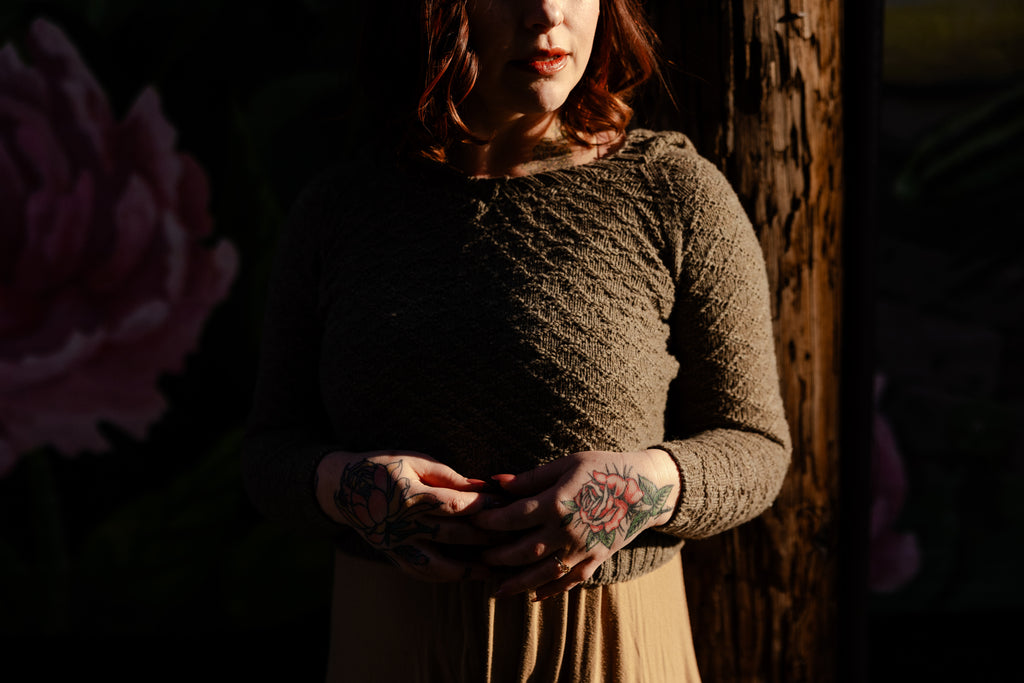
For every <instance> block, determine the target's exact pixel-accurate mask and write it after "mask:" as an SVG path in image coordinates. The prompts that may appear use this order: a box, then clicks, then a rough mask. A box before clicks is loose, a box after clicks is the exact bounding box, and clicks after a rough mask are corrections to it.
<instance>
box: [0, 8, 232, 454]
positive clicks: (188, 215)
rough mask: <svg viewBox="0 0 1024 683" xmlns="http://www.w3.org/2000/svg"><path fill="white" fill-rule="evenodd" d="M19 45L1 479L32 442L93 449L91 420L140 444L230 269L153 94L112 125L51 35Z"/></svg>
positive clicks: (9, 197)
mask: <svg viewBox="0 0 1024 683" xmlns="http://www.w3.org/2000/svg"><path fill="white" fill-rule="evenodd" d="M26 44H27V46H28V47H29V54H30V55H31V56H32V65H31V66H25V65H24V64H23V63H22V62H21V61H20V59H19V58H18V56H17V55H16V54H15V52H14V51H13V49H12V48H11V47H9V46H7V47H4V48H2V49H0V119H2V120H4V121H7V122H8V125H7V126H6V127H4V128H2V129H0V220H2V224H0V283H2V284H0V332H2V335H0V470H2V471H7V470H9V469H10V467H11V466H12V465H11V463H12V461H13V460H14V459H15V458H16V457H17V455H18V454H20V453H23V452H25V451H27V450H29V449H32V448H37V447H39V446H42V445H45V444H52V445H53V446H55V447H56V448H57V449H58V450H60V451H61V452H63V453H65V454H67V455H73V454H75V453H78V452H80V451H82V450H102V449H105V448H106V447H107V445H106V441H105V439H104V438H103V436H102V434H101V432H100V430H99V425H100V424H101V423H104V422H106V423H110V424H113V425H115V426H116V427H118V428H120V429H121V430H124V431H126V432H128V433H129V434H133V435H135V436H136V437H139V438H142V437H143V436H144V435H145V432H146V430H147V429H148V428H149V426H150V425H151V424H152V423H153V422H154V421H155V420H156V419H158V418H159V416H160V415H161V414H162V412H163V411H164V409H165V407H166V405H165V401H164V399H163V397H162V396H161V395H160V392H159V390H158V384H157V382H158V380H159V378H160V376H161V375H162V374H163V373H165V372H176V371H178V370H180V369H181V368H182V367H183V366H184V363H185V359H186V357H187V356H188V354H189V353H190V352H191V351H192V350H193V349H195V347H196V345H197V343H198V340H199V336H200V334H201V332H202V329H203V325H204V324H205V322H206V319H207V318H208V317H209V315H210V312H211V311H212V309H213V308H214V307H215V306H216V305H217V303H219V302H220V301H221V300H222V299H223V298H224V297H225V296H226V295H227V292H228V289H229V288H230V285H231V282H232V281H233V279H234V277H235V274H236V272H237V268H238V255H237V252H236V251H235V249H234V248H233V247H232V246H231V245H230V244H227V243H222V244H220V245H218V246H216V247H213V248H209V247H207V246H206V245H205V244H202V243H200V238H202V237H204V236H205V235H207V234H208V233H209V231H210V228H211V219H210V215H209V210H208V208H207V204H208V202H209V188H208V187H207V185H206V178H205V175H204V173H203V171H202V169H201V168H200V167H199V166H198V164H196V163H195V161H194V160H192V159H191V158H190V157H187V156H184V155H182V154H180V153H178V152H176V150H175V149H174V144H175V138H176V133H175V130H174V128H173V127H172V126H171V125H170V123H168V122H167V121H166V120H165V119H164V117H163V115H162V113H161V111H160V102H159V98H158V97H157V95H156V93H155V91H153V90H152V89H147V90H145V91H144V92H143V93H142V94H141V95H140V96H139V98H138V100H137V101H136V102H135V104H134V105H133V106H132V108H131V111H130V112H129V114H128V116H127V117H126V119H125V121H124V122H123V123H122V124H117V123H116V122H115V121H114V120H113V117H112V115H111V112H110V107H109V104H108V103H107V100H106V96H105V95H104V93H103V91H102V89H101V88H100V87H99V85H98V84H97V82H96V80H95V79H94V77H93V75H92V74H91V73H90V72H89V70H88V68H87V67H86V66H85V64H84V63H82V61H81V58H80V57H79V55H78V52H77V51H76V50H75V48H74V47H73V46H72V45H71V43H70V42H69V41H68V40H67V38H66V37H65V36H64V34H63V33H62V32H61V31H60V29H58V28H57V27H55V26H53V25H52V24H49V23H47V22H46V21H43V20H40V21H36V22H35V23H34V24H33V26H32V29H31V32H30V35H29V38H28V40H27V41H26Z"/></svg>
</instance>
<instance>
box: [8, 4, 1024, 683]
mask: <svg viewBox="0 0 1024 683" xmlns="http://www.w3.org/2000/svg"><path fill="white" fill-rule="evenodd" d="M362 4H369V3H359V5H360V6H358V7H350V6H349V4H348V3H337V2H329V1H327V0H303V1H299V0H287V1H286V0H282V1H280V2H247V3H245V2H240V1H237V0H177V1H176V2H169V1H168V2H164V1H156V0H151V1H150V2H146V3H142V2H138V0H65V1H51V2H28V1H17V0H16V1H13V2H6V3H4V4H3V5H2V6H0V44H3V43H8V42H12V41H13V42H14V43H15V45H18V44H19V42H20V41H21V40H22V39H23V37H24V36H25V34H26V30H27V26H28V25H29V23H30V22H31V21H32V20H33V19H34V18H36V17H39V16H45V17H47V18H48V19H50V20H51V21H53V22H54V23H56V24H57V25H59V26H60V27H61V28H62V29H63V30H64V31H65V33H66V34H67V35H68V37H69V39H70V40H71V41H72V42H73V43H74V44H75V45H76V46H77V47H78V49H79V51H80V53H81V55H82V58H83V60H84V61H85V63H86V64H87V65H88V66H89V67H90V68H91V70H92V72H93V73H94V75H95V76H96V78H97V80H98V81H99V82H100V84H101V85H102V86H103V87H104V89H105V90H106V92H107V94H108V96H109V98H110V101H111V104H112V106H113V108H114V111H115V114H116V115H118V116H122V115H123V114H124V113H125V112H126V111H127V110H128V108H129V107H130V105H131V103H132V101H133V100H134V99H135V97H137V95H138V94H139V92H140V91H141V90H142V89H143V88H145V87H147V86H154V87H155V88H156V89H157V91H158V92H159V94H160V96H161V101H162V105H163V110H164V114H165V116H166V117H167V119H168V120H169V121H170V123H171V124H172V125H173V126H174V127H175V128H176V129H177V133H178V146H179V148H180V149H181V150H182V151H186V152H188V153H189V154H191V155H192V156H194V157H195V158H196V159H197V160H198V161H199V163H200V164H201V165H202V166H203V168H204V169H205V170H206V173H207V175H208V178H209V180H210V185H211V191H212V196H211V206H210V211H211V213H212V215H213V217H214V221H215V233H216V236H217V237H218V238H222V239H227V240H229V241H231V242H232V243H233V244H234V245H235V247H236V248H237V250H238V252H239V255H240V270H239V273H238V276H237V278H236V280H235V282H234V284H233V288H232V291H231V294H230V296H229V298H228V299H227V300H226V301H225V302H224V303H223V304H222V305H221V306H219V307H218V308H217V309H216V310H215V312H214V313H213V314H212V316H211V317H210V318H209V320H208V323H207V326H206V328H205V331H204V335H203V338H202V341H201V344H200V346H199V349H198V350H197V351H196V352H195V353H194V354H192V355H191V356H190V357H189V360H188V364H187V367H186V370H185V371H184V372H182V373H180V374H178V375H174V376H167V377H165V378H163V379H162V380H161V389H162V391H163V392H164V394H165V395H166V396H167V397H168V401H169V406H170V407H169V409H168V411H167V413H166V414H165V415H164V416H163V417H162V418H161V419H160V420H159V422H158V423H156V424H155V425H154V426H153V427H152V429H151V430H150V432H149V434H148V435H147V437H146V438H145V439H143V440H141V441H140V440H136V439H132V438H130V437H128V436H127V435H125V434H123V433H120V432H119V431H118V430H117V429H115V428H113V427H107V428H105V433H106V434H107V435H108V436H109V438H110V440H111V444H112V445H111V448H110V449H109V451H106V452H103V453H84V454H81V455H79V456H78V457H75V458H65V457H62V456H59V455H57V454H55V453H50V452H42V453H37V454H34V455H33V457H31V458H29V457H25V458H23V459H22V461H21V462H20V463H19V465H18V467H17V468H16V469H15V470H14V471H12V472H11V473H10V474H8V475H7V476H6V477H5V478H3V479H0V648H3V649H5V650H8V652H7V653H5V654H6V655H9V656H10V659H8V660H7V661H9V662H12V664H11V665H12V666H13V662H17V661H23V662H28V663H31V665H32V666H33V667H34V671H35V673H34V674H32V675H29V676H26V677H25V678H24V679H23V680H39V679H41V678H44V677H46V675H47V674H48V673H49V674H54V675H55V674H58V673H71V672H83V671H89V672H93V671H95V672H99V673H103V672H105V673H107V675H108V676H109V677H112V678H116V677H120V676H123V677H125V678H128V677H131V678H135V677H136V676H138V675H140V674H141V672H143V671H149V672H154V671H155V672H156V673H157V674H158V677H161V676H160V675H162V674H163V675H167V676H170V675H171V674H176V673H191V672H195V673H196V674H197V676H198V677H199V678H201V679H205V678H214V677H216V676H217V675H218V674H223V675H224V676H225V677H227V676H230V678H232V679H236V678H242V677H245V676H251V677H254V678H256V679H257V680H263V679H268V678H275V677H276V675H277V674H283V673H284V672H288V678H289V679H290V680H318V679H320V678H322V674H323V667H324V662H325V658H326V631H327V605H326V600H327V596H328V594H329V579H330V549H329V548H328V547H327V546H325V545H324V544H323V543H320V542H318V541H316V540H314V539H310V538H303V537H300V536H296V535H294V534H292V533H290V532H289V531H288V530H286V529H283V528H281V527H279V526H278V525H275V524H273V523H270V522H268V521H266V520H263V519H262V518H261V517H260V516H259V515H258V514H257V513H256V512H255V511H254V510H253V509H252V508H251V506H250V505H249V503H248V501H247V500H246V498H245V496H244V492H243V491H242V489H241V481H240V476H239V464H238V450H237V446H238V438H239V436H240V433H241V429H242V425H243V422H244V418H245V413H246V410H247V408H248V402H249V396H250V393H251V391H252V382H253V374H254V367H255V359H256V353H257V349H258V343H259V321H260V311H261V306H262V298H263V293H264V287H265V284H266V278H267V271H268V264H269V259H270V257H271V253H272V248H273V244H274V239H275V237H276V234H277V231H278V229H279V227H280V225H281V221H282V220H283V217H284V213H285V212H286V211H287V208H288V206H289V205H290V204H291V202H292V201H293V200H294V198H295V195H296V193H297V192H298V191H299V189H300V188H301V186H302V185H303V183H304V182H305V181H306V180H307V179H308V178H309V177H310V176H312V175H313V174H315V173H316V171H318V170H319V169H320V168H322V167H323V166H324V165H326V164H327V163H329V162H330V161H331V160H333V159H335V158H337V157H340V156H344V155H346V154H350V153H351V149H352V145H353V142H354V140H353V138H354V137H360V138H361V139H362V141H363V142H366V140H365V138H366V136H365V135H363V132H364V131H367V130H369V128H368V127H367V126H368V124H369V123H370V122H371V121H372V120H373V119H374V118H375V115H376V113H377V112H376V111H375V108H371V107H370V106H368V105H369V103H370V102H378V101H379V98H378V95H379V93H380V92H382V91H386V90H387V89H388V88H391V87H394V86H395V85H396V84H397V83H398V82H399V81H398V78H399V74H403V73H406V74H407V73H408V72H409V70H408V69H402V66H403V65H402V64H401V62H400V58H398V57H396V56H395V55H394V54H390V53H391V52H394V51H392V50H389V48H388V45H387V44H386V42H385V43H383V44H382V42H381V38H380V36H381V35H384V36H386V35H387V31H386V30H385V31H383V32H380V31H378V32H377V33H372V34H371V33H370V32H367V31H364V30H362V28H361V27H363V26H374V27H375V28H378V29H380V28H382V27H387V26H390V25H389V24H385V23H383V22H387V21H389V20H393V18H389V17H386V16H382V15H381V12H382V10H379V9H378V10H374V9H373V8H371V9H366V8H363V7H361V5H362ZM400 29H401V27H395V31H394V35H404V34H402V33H401V32H400ZM1022 45H1024V16H1022V11H1021V9H1020V3H1019V2H1015V1H1013V0H890V2H889V3H888V4H887V6H886V11H885V33H884V60H883V61H884V66H883V76H882V82H881V83H880V84H879V87H880V91H879V94H880V96H881V105H882V109H881V117H880V123H879V126H880V127H879V131H878V133H879V142H880V150H879V158H878V160H877V169H876V175H877V177H876V178H874V179H872V180H873V181H874V187H875V188H876V190H877V193H878V224H877V225H875V226H868V228H869V229H871V230H872V234H873V239H872V244H873V251H872V263H871V266H872V271H873V278H872V291H871V292H869V295H870V296H871V297H872V300H873V301H874V304H873V310H874V311H875V325H874V327H875V332H874V339H875V347H874V349H873V352H874V363H875V366H876V367H877V370H878V372H879V373H881V374H883V375H884V376H885V378H886V385H885V387H886V388H885V391H884V393H883V394H882V395H881V397H880V400H879V404H878V409H879V411H880V414H881V415H882V416H883V417H884V418H885V419H887V420H888V421H889V423H890V424H891V425H892V428H893V431H894V434H895V436H896V439H897V443H898V446H899V452H900V454H901V457H902V460H903V464H904V466H905V468H906V474H907V489H906V499H905V504H904V507H903V509H902V511H901V514H900V517H899V520H898V523H897V526H898V528H899V530H901V531H905V532H908V533H913V534H914V535H915V536H916V538H917V540H918V543H919V547H920V550H921V562H920V566H919V569H918V570H917V572H916V573H915V574H914V575H913V576H912V577H911V578H910V579H909V580H907V581H906V582H905V583H903V584H901V585H899V586H898V587H896V588H895V589H893V590H891V591H887V592H875V593H872V594H871V597H870V601H869V604H868V606H867V612H868V626H869V632H868V639H867V645H868V648H869V650H868V653H867V654H868V655H869V662H870V667H869V669H870V672H869V676H868V679H869V680H871V681H885V680H907V679H912V680H917V679H919V678H925V677H932V676H934V677H936V678H938V679H940V680H943V679H945V678H947V677H950V678H951V677H959V676H967V675H970V678H969V680H1003V679H1002V678H1001V677H999V674H998V673H997V671H998V669H999V668H1000V667H1001V666H1002V665H1003V664H1004V663H1005V662H1007V661H1008V658H1009V653H1011V652H1012V651H1013V650H1012V646H1013V645H1014V644H1015V643H1014V642H1013V641H1012V639H1011V633H1010V632H1009V631H1007V630H1004V627H1003V626H1002V619H1004V618H1007V617H1008V618H1010V619H1012V620H1013V621H1016V622H1017V623H1019V619H1020V617H1021V615H1022V609H1024V588H1022V587H1021V582H1020V580H1019V577H1021V576H1022V575H1024V559H1022V553H1021V550H1020V547H1021V544H1022V541H1024V538H1022V528H1024V430H1022V427H1021V425H1022V423H1024V360H1022V354H1024V303H1022V302H1024V250H1022V247H1024V215H1022V208H1021V202H1020V194H1021V190H1022V189H1024V187H1022V185H1024V183H1022V179H1024V54H1022V47H1021V46H1022ZM367 82H369V83H370V86H369V87H367V86H365V85H363V84H365V83H367ZM642 115H643V112H640V121H639V122H640V123H642V121H643V116H642ZM374 130H379V127H378V128H375V129H374ZM352 131H359V134H358V135H356V136H354V135H353V133H352ZM851 229H852V226H851ZM844 456H845V457H859V456H858V455H857V454H844ZM863 457H868V456H867V454H863ZM1011 623H1012V622H1011ZM398 656H400V654H398ZM5 659H6V656H5ZM4 677H5V679H7V680H19V679H18V678H17V677H15V678H13V679H12V678H9V677H8V676H7V674H4Z"/></svg>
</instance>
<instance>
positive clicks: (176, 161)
mask: <svg viewBox="0 0 1024 683" xmlns="http://www.w3.org/2000/svg"><path fill="white" fill-rule="evenodd" d="M174 140H175V132H174V129H173V128H171V126H170V124H168V123H167V120H166V119H165V118H164V117H163V114H162V113H161V112H160V98H159V97H158V96H157V94H156V91H155V90H153V89H152V88H146V89H145V90H144V91H142V94H141V95H139V98H138V99H137V100H135V104H133V105H132V108H131V110H130V111H129V112H128V115H127V117H126V118H125V120H124V123H123V124H121V142H122V148H121V152H122V154H123V155H124V156H125V158H126V159H128V160H129V161H130V162H131V163H132V165H133V166H134V167H135V168H136V169H137V170H138V171H139V172H141V173H142V174H143V175H144V177H145V178H146V180H147V181H149V183H150V184H151V186H152V188H153V191H154V193H155V194H156V197H157V200H158V201H159V202H160V203H162V204H171V203H173V202H175V201H177V198H178V182H179V181H180V179H181V172H182V170H181V167H182V163H181V158H180V156H179V155H178V154H176V153H175V151H174Z"/></svg>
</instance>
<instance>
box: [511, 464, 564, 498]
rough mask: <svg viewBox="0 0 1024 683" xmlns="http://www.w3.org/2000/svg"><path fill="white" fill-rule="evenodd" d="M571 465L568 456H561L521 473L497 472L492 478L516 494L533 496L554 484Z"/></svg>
mask: <svg viewBox="0 0 1024 683" xmlns="http://www.w3.org/2000/svg"><path fill="white" fill-rule="evenodd" d="M570 465H572V463H571V462H570V461H569V460H568V459H567V458H559V459H558V460H553V461H552V462H549V463H547V464H546V465H541V466H540V467H535V468H533V469H532V470H527V471H526V472H523V473H521V474H496V475H494V476H493V477H491V479H494V480H495V481H497V482H498V483H499V484H501V487H502V488H503V489H505V490H506V491H508V492H509V493H512V494H514V495H516V496H532V495H535V494H537V493H540V492H541V491H543V490H544V489H547V488H551V487H552V486H554V484H555V483H556V482H557V481H558V479H559V477H561V476H562V474H563V473H565V471H566V469H567V468H568V467H569V466H570Z"/></svg>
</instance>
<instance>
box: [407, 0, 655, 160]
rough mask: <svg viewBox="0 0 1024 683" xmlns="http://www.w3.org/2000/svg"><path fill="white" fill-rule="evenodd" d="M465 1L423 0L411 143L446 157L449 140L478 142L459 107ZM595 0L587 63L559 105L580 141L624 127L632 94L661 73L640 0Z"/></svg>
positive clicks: (464, 75) (465, 56)
mask: <svg viewBox="0 0 1024 683" xmlns="http://www.w3.org/2000/svg"><path fill="white" fill-rule="evenodd" d="M467 2H468V0H423V15H422V20H423V39H424V50H423V54H424V64H423V68H422V72H423V83H424V88H423V92H422V94H421V95H420V98H419V105H418V107H417V110H416V114H417V119H418V120H419V123H420V124H421V125H422V128H421V129H420V130H419V131H418V132H419V135H417V136H414V137H417V138H418V140H417V141H416V142H415V143H414V145H415V146H416V147H418V148H419V151H420V153H421V154H423V155H424V156H426V157H428V158H431V159H434V160H437V161H443V160H444V159H445V150H446V149H447V148H448V147H450V146H451V145H452V144H455V143H457V142H466V141H476V142H480V140H479V139H478V138H477V137H476V136H474V135H473V134H472V132H470V130H469V128H468V127H467V126H466V124H465V122H463V120H462V118H461V117H460V116H459V111H458V106H459V104H461V103H462V101H463V100H464V99H465V98H466V96H467V95H468V94H469V92H470V90H472V89H473V85H474V83H476V77H477V57H476V54H474V52H473V51H472V49H471V47H470V35H469V12H468V10H467V8H466V4H467ZM600 2H601V7H600V13H599V15H598V20H597V31H596V34H595V36H594V49H593V52H592V53H591V56H590V62H589V63H588V64H587V69H586V71H585V72H584V74H583V78H582V79H581V80H580V82H579V83H578V84H577V85H576V87H575V88H574V89H573V91H572V92H571V93H570V94H569V97H568V99H567V100H566V102H565V104H564V105H563V106H562V109H561V111H560V117H561V122H562V127H563V129H564V130H565V132H566V133H567V134H568V135H569V136H570V137H572V138H573V139H574V140H576V141H577V142H579V143H581V144H583V145H586V146H590V144H591V142H590V141H591V139H592V138H593V136H594V135H595V134H597V133H601V132H604V131H614V132H615V133H617V134H619V135H621V134H623V133H625V131H626V126H628V125H629V122H630V120H631V119H632V118H633V109H632V108H631V107H630V106H629V101H630V99H631V97H632V95H633V94H634V92H635V91H636V89H637V87H638V86H640V85H641V84H643V83H644V82H645V81H647V80H648V79H649V78H651V76H654V75H660V71H659V68H658V59H657V55H656V51H655V48H656V46H657V40H658V39H657V37H656V36H655V34H654V31H653V30H652V29H651V27H650V25H649V24H648V23H647V19H646V18H645V17H644V13H643V9H642V7H641V5H640V0H600Z"/></svg>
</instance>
